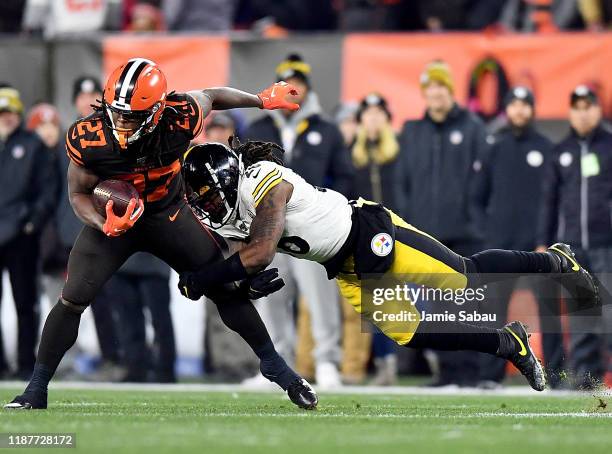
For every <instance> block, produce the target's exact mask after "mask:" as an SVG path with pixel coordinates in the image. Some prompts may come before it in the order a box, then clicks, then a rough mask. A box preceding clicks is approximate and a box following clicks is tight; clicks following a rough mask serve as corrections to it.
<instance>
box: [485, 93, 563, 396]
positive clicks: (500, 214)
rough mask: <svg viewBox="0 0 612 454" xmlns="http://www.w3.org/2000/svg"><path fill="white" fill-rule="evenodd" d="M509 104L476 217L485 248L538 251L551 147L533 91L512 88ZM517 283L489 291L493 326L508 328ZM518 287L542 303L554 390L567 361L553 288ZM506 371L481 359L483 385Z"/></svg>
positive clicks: (540, 284) (536, 282)
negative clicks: (537, 225)
mask: <svg viewBox="0 0 612 454" xmlns="http://www.w3.org/2000/svg"><path fill="white" fill-rule="evenodd" d="M505 105H506V108H505V111H506V116H507V118H508V124H507V126H506V127H505V128H503V129H502V130H500V131H499V132H498V133H497V134H496V136H495V141H494V143H493V145H492V147H491V150H490V152H489V153H488V154H487V155H486V156H485V158H484V159H483V165H482V170H481V171H480V172H478V175H477V185H476V188H475V190H476V200H477V203H478V204H479V205H480V209H477V210H475V214H476V215H479V214H480V215H484V217H483V218H482V220H481V225H482V226H483V228H482V230H483V231H484V232H485V247H487V248H491V249H492V248H498V249H517V250H522V251H531V250H534V249H535V248H536V246H537V243H536V232H535V229H534V228H533V227H534V219H537V218H538V215H539V209H540V195H541V194H540V193H541V185H542V179H543V176H544V168H545V165H546V164H547V163H548V160H549V159H550V153H551V150H552V146H553V145H552V143H551V142H550V141H549V140H548V139H547V138H546V137H544V136H543V135H542V134H540V133H539V132H538V131H536V129H535V127H534V124H533V120H534V114H535V110H534V108H535V100H534V96H533V93H532V92H531V90H529V89H528V88H526V87H522V86H518V87H515V88H513V89H512V90H511V91H510V92H509V93H508V96H507V97H506V100H505ZM517 284H518V283H517V282H516V281H515V280H511V279H508V280H504V281H501V282H498V283H496V284H495V290H492V291H491V295H492V296H494V297H495V298H494V299H487V300H486V301H485V302H484V304H483V306H482V307H481V310H482V312H485V313H496V314H497V321H496V322H492V326H495V327H501V326H503V324H504V323H505V320H506V318H507V314H508V303H509V302H510V298H511V296H512V293H513V291H514V289H515V287H516V286H517ZM520 284H521V287H525V285H527V287H528V288H530V289H531V290H532V291H533V293H534V296H535V297H536V298H538V303H539V304H538V307H539V313H540V330H541V332H542V341H543V347H544V360H545V363H546V368H547V370H548V377H549V381H550V383H551V386H553V387H555V386H556V385H557V384H558V378H559V371H560V370H561V369H562V367H563V357H564V355H563V339H562V336H561V323H560V319H559V307H558V305H559V302H558V299H557V298H555V289H554V288H552V289H551V288H550V285H549V282H548V281H546V280H543V279H540V278H538V277H537V276H533V277H530V279H528V280H525V281H524V282H521V283H520ZM505 369H506V367H505V364H504V363H503V362H499V361H496V358H493V361H490V360H489V359H488V358H486V357H484V356H483V357H482V360H481V370H480V377H481V380H482V385H483V386H496V385H497V384H499V383H500V382H501V381H502V380H503V378H504V376H505Z"/></svg>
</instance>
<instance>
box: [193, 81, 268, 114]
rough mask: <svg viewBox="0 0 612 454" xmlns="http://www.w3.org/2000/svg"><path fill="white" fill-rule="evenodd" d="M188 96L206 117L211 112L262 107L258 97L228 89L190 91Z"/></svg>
mask: <svg viewBox="0 0 612 454" xmlns="http://www.w3.org/2000/svg"><path fill="white" fill-rule="evenodd" d="M189 95H191V96H193V97H194V98H195V99H196V100H197V101H198V103H199V104H200V106H202V113H203V114H204V116H207V115H208V114H209V113H210V111H211V110H226V109H234V108H239V107H258V108H261V107H263V105H262V102H261V99H259V96H257V95H253V94H251V93H247V92H245V91H241V90H237V89H235V88H229V87H219V88H205V89H204V90H196V91H190V92H189Z"/></svg>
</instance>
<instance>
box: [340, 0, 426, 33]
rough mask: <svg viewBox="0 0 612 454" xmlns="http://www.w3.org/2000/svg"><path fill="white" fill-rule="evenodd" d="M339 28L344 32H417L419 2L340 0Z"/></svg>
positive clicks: (407, 0)
mask: <svg viewBox="0 0 612 454" xmlns="http://www.w3.org/2000/svg"><path fill="white" fill-rule="evenodd" d="M336 3H339V6H338V9H339V28H340V29H341V30H345V31H368V30H370V31H373V30H385V31H391V30H417V29H421V28H422V23H421V22H420V20H419V19H420V18H419V6H420V2H415V1H413V0H341V1H339V2H336Z"/></svg>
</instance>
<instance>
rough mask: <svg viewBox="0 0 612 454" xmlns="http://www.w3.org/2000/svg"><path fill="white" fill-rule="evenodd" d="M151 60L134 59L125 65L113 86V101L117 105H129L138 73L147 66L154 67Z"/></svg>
mask: <svg viewBox="0 0 612 454" xmlns="http://www.w3.org/2000/svg"><path fill="white" fill-rule="evenodd" d="M154 64H155V63H153V62H152V61H151V60H146V59H144V58H134V59H132V60H130V61H129V62H128V64H127V65H125V68H123V71H122V73H121V76H120V77H119V80H118V81H117V84H116V85H115V101H117V103H119V104H125V105H127V106H129V105H130V102H131V101H132V94H133V93H134V86H135V85H136V81H137V80H138V76H140V73H141V72H142V71H143V70H144V69H145V68H146V67H147V66H148V65H154Z"/></svg>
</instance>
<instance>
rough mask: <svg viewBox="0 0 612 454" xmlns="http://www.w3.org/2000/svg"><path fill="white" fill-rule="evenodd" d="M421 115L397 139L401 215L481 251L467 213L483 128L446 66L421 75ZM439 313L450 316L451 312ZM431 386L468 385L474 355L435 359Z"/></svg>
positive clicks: (450, 242) (458, 245)
mask: <svg viewBox="0 0 612 454" xmlns="http://www.w3.org/2000/svg"><path fill="white" fill-rule="evenodd" d="M421 88H422V90H423V96H424V98H425V103H426V106H427V110H426V112H425V115H424V117H423V118H422V119H420V120H415V121H407V122H406V123H405V124H404V127H403V129H402V132H401V134H400V157H399V162H398V165H397V170H398V179H399V180H398V181H400V182H403V184H402V185H401V187H400V191H399V192H400V194H398V200H399V206H400V212H401V215H402V216H403V217H404V219H406V220H407V222H409V223H411V224H413V225H414V226H415V227H417V228H418V229H421V230H424V231H426V232H429V234H431V235H432V236H434V237H435V238H437V239H439V240H440V241H441V242H442V243H443V244H444V245H445V246H447V247H449V248H450V249H452V250H453V251H455V252H456V253H458V254H462V255H471V254H474V253H476V252H477V251H478V250H480V249H481V245H482V244H481V239H482V236H481V235H482V233H481V232H479V231H478V225H477V222H476V220H475V219H473V216H472V215H471V213H472V212H473V206H474V204H473V200H472V199H471V197H470V194H473V192H472V191H473V189H472V188H473V185H474V184H475V175H476V173H477V171H478V170H479V169H480V167H481V165H482V164H481V161H480V159H481V157H482V156H483V155H484V153H485V150H486V149H487V147H488V145H487V142H486V133H485V127H484V124H483V123H482V121H480V119H478V118H477V117H476V116H475V115H473V114H472V113H470V112H469V111H467V110H466V109H463V108H462V107H460V106H459V105H458V104H457V103H456V101H455V99H454V97H453V88H454V85H453V80H452V76H451V73H450V69H449V67H448V65H447V64H446V63H444V62H442V61H434V62H432V63H430V64H429V65H428V66H427V67H426V68H425V71H424V72H423V74H422V75H421ZM444 309H449V310H452V309H453V308H451V307H448V308H447V307H444ZM438 359H439V362H440V377H439V380H438V381H437V382H436V383H435V384H436V385H447V384H460V385H474V384H475V383H476V377H477V375H478V374H477V369H478V365H477V364H476V359H475V357H474V355H467V354H464V353H460V354H453V355H449V354H448V353H447V352H440V353H438Z"/></svg>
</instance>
